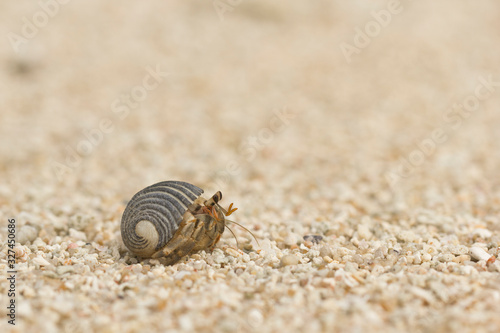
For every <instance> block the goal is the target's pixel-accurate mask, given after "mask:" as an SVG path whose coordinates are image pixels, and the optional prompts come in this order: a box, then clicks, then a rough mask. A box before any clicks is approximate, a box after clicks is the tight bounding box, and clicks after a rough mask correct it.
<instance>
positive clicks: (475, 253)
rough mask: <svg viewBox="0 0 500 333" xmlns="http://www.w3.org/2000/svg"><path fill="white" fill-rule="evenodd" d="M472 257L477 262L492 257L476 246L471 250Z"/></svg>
mask: <svg viewBox="0 0 500 333" xmlns="http://www.w3.org/2000/svg"><path fill="white" fill-rule="evenodd" d="M470 255H471V256H472V257H473V258H474V259H477V260H488V259H490V257H491V255H490V254H489V253H488V252H486V251H485V250H483V249H482V248H480V247H478V246H474V247H472V248H471V249H470Z"/></svg>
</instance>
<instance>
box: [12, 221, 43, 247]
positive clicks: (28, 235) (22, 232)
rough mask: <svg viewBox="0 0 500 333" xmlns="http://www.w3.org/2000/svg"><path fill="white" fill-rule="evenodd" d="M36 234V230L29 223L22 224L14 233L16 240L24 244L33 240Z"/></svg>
mask: <svg viewBox="0 0 500 333" xmlns="http://www.w3.org/2000/svg"><path fill="white" fill-rule="evenodd" d="M37 236H38V231H37V230H36V228H35V227H33V226H31V225H23V226H22V227H21V228H20V229H19V232H18V233H17V235H16V241H18V242H19V243H21V244H22V245H24V244H26V243H27V242H33V241H34V240H35V239H36V237H37Z"/></svg>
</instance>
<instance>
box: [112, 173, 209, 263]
mask: <svg viewBox="0 0 500 333" xmlns="http://www.w3.org/2000/svg"><path fill="white" fill-rule="evenodd" d="M202 193H203V190H202V189H201V188H199V187H197V186H194V185H191V184H189V183H186V182H181V181H164V182H160V183H156V184H154V185H151V186H148V187H146V188H145V189H143V190H141V191H139V192H137V193H136V194H135V195H134V196H133V197H132V199H130V201H129V203H128V204H127V207H126V208H125V211H124V212H123V216H122V221H121V234H122V239H123V242H124V244H125V246H126V247H127V248H128V249H129V250H130V251H131V252H132V253H133V254H135V255H138V256H140V257H150V256H152V255H153V254H154V253H156V252H158V251H159V250H161V249H162V248H163V247H164V246H165V245H166V244H167V243H168V242H169V241H170V240H171V239H172V237H173V236H174V235H175V233H176V231H177V229H178V228H179V225H180V224H181V222H182V221H183V219H184V214H186V212H188V207H189V206H190V205H191V204H193V202H194V201H195V200H196V199H198V198H199V197H200V195H201V194H202ZM188 214H189V212H188Z"/></svg>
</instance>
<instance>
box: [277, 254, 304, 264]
mask: <svg viewBox="0 0 500 333" xmlns="http://www.w3.org/2000/svg"><path fill="white" fill-rule="evenodd" d="M298 263H299V257H297V256H296V255H293V254H287V255H284V256H283V257H282V258H281V262H280V265H281V267H284V266H290V265H297V264H298Z"/></svg>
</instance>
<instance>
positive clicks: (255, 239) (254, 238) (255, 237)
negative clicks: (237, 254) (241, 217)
mask: <svg viewBox="0 0 500 333" xmlns="http://www.w3.org/2000/svg"><path fill="white" fill-rule="evenodd" d="M225 221H227V222H231V223H234V224H236V225H237V226H239V227H240V228H242V229H244V230H246V231H247V232H248V233H249V234H250V235H252V237H253V239H255V241H256V242H257V245H259V246H260V244H259V241H258V240H257V238H256V237H255V235H254V234H253V233H252V232H251V231H250V230H248V229H247V228H245V227H244V226H242V225H241V224H239V223H238V222H234V221H231V220H228V219H225ZM226 226H227V225H226ZM229 230H231V229H229ZM231 232H232V231H231Z"/></svg>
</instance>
